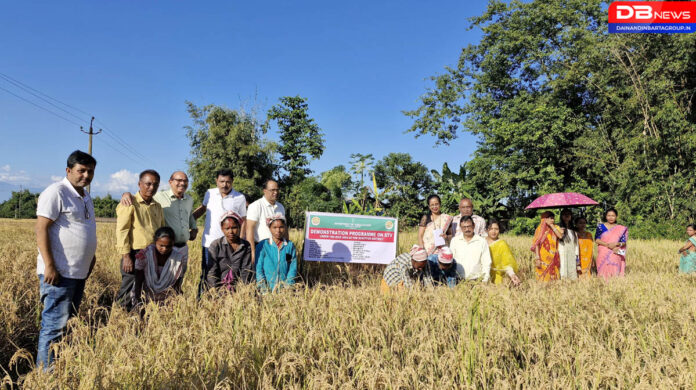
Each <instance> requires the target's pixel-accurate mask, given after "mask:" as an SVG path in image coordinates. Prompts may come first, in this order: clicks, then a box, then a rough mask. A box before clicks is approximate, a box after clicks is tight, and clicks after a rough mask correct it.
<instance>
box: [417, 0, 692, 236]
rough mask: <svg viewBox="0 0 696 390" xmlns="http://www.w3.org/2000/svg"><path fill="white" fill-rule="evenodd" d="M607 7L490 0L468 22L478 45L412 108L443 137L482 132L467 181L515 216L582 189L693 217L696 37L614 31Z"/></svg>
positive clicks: (634, 214) (425, 129)
mask: <svg viewBox="0 0 696 390" xmlns="http://www.w3.org/2000/svg"><path fill="white" fill-rule="evenodd" d="M606 5H607V3H605V2H601V1H598V0H591V1H584V0H582V1H581V0H552V1H540V0H536V1H532V2H521V1H510V2H509V3H505V2H502V1H492V2H490V3H489V6H488V9H487V11H486V12H485V13H484V14H483V15H481V16H480V17H475V18H473V19H471V25H472V28H479V29H481V31H482V33H483V34H482V38H481V40H480V42H479V43H478V44H475V45H470V46H467V47H465V48H464V49H462V51H461V55H460V58H459V62H458V63H457V66H456V67H451V68H447V69H446V71H445V72H444V73H443V74H441V75H438V76H435V77H433V82H434V86H433V87H432V88H430V89H429V90H428V91H426V94H425V95H424V96H423V97H422V100H421V106H420V107H418V108H417V109H416V110H413V111H407V112H406V114H407V115H409V116H411V117H412V118H414V123H413V126H412V127H411V129H410V130H411V131H413V132H415V134H416V136H421V135H433V136H435V138H436V144H441V143H443V144H447V143H448V142H449V141H451V140H452V139H454V138H456V137H457V135H458V133H459V132H460V131H465V132H470V133H472V134H474V135H476V136H477V137H478V138H479V147H478V149H477V150H476V152H475V155H474V159H473V160H472V161H470V162H468V163H467V177H468V179H469V180H471V181H473V182H476V183H477V185H476V187H475V190H477V191H480V193H481V195H482V196H483V197H484V198H487V197H489V196H491V194H494V196H495V198H496V199H495V201H497V202H502V203H505V205H506V206H507V209H508V210H514V211H515V212H516V214H518V215H525V213H524V212H523V209H524V207H525V206H526V205H527V204H528V203H529V202H530V201H531V200H532V199H533V198H535V197H536V196H537V195H539V194H543V193H548V192H559V191H579V192H583V193H585V194H587V195H590V196H592V197H593V198H595V199H596V200H598V201H600V202H601V203H602V204H603V205H604V204H606V205H616V206H617V208H619V211H620V213H621V215H622V218H623V220H624V221H626V222H629V223H630V222H632V221H633V222H636V223H637V221H639V220H642V221H648V220H653V221H654V220H665V219H666V220H672V221H675V222H684V221H686V220H687V219H689V218H691V216H692V215H693V214H694V212H696V204H694V203H693V202H690V201H689V199H690V198H691V196H692V194H693V192H694V190H695V188H694V187H695V185H696V180H695V179H694V178H693V174H692V172H694V168H696V166H695V163H694V160H693V158H692V157H690V156H693V155H694V153H696V127H695V126H694V124H695V123H696V121H695V119H696V118H695V114H694V111H693V109H692V97H693V96H694V94H695V93H696V36H693V35H692V34H683V35H681V34H677V35H659V34H656V35H650V36H646V35H643V34H607V33H606V31H607V19H606ZM482 188H483V189H482ZM526 215H527V216H529V215H528V214H526Z"/></svg>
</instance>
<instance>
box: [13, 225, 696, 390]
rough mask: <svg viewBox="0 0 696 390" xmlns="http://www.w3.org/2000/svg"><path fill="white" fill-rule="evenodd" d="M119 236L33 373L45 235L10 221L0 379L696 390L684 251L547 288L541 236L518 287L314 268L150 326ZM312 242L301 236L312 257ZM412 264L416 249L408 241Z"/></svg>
mask: <svg viewBox="0 0 696 390" xmlns="http://www.w3.org/2000/svg"><path fill="white" fill-rule="evenodd" d="M113 230H114V225H113V224H109V223H100V224H99V248H98V251H97V266H96V268H95V270H94V273H93V274H92V276H91V277H90V279H89V280H88V282H87V290H86V296H85V300H84V301H83V304H82V307H81V310H80V315H79V317H78V318H76V319H74V320H72V321H71V327H70V334H69V336H68V337H67V338H65V339H64V341H63V342H62V343H61V344H59V348H60V358H59V359H58V360H57V362H56V366H55V369H54V370H53V372H52V373H42V372H38V371H32V367H33V363H32V362H33V360H34V355H35V353H36V338H37V334H38V321H39V313H40V308H39V305H38V281H37V277H36V275H35V267H36V244H35V239H34V234H33V221H13V220H2V221H0V266H1V267H2V272H1V273H0V367H1V368H2V371H1V372H0V377H2V376H4V377H5V379H4V383H5V386H7V387H17V386H23V387H26V388H67V389H74V388H80V389H91V388H114V387H117V388H210V389H212V388H223V389H224V388H345V389H353V388H385V389H396V388H403V389H406V388H419V389H420V388H436V387H437V388H452V387H458V388H472V389H473V388H476V389H479V388H493V389H497V388H503V389H505V388H607V387H609V388H635V387H641V388H695V387H696V319H695V317H696V299H695V298H696V281H695V279H694V278H692V277H689V276H684V275H679V274H678V271H677V268H678V263H679V259H678V256H677V255H676V251H677V249H678V248H679V246H680V245H681V244H682V243H681V242H675V241H667V240H656V241H638V240H633V241H630V242H629V251H628V257H627V260H628V262H627V275H626V277H625V278H621V279H615V280H611V281H609V282H603V281H601V280H597V279H596V278H595V279H592V280H586V281H585V280H583V281H578V282H567V283H566V282H555V283H552V284H549V285H542V284H540V283H537V282H536V281H535V280H534V278H533V269H532V254H531V252H530V251H529V246H530V238H529V237H505V239H506V240H507V241H508V243H509V244H510V245H511V247H512V248H513V251H514V253H515V256H516V258H517V260H518V262H519V263H520V268H521V272H520V273H521V275H520V276H521V278H522V279H523V280H524V282H523V285H522V286H521V287H519V288H515V289H512V288H509V287H507V286H493V285H480V284H461V285H459V286H458V287H457V288H456V289H453V290H450V289H447V288H436V289H432V290H428V289H426V290H417V291H401V292H397V293H393V294H391V295H389V296H382V295H381V294H380V293H379V280H380V278H381V270H382V267H381V266H355V267H348V266H346V265H340V264H315V263H312V264H304V266H303V270H302V276H303V278H304V283H300V284H299V285H298V287H297V288H296V289H295V290H294V291H287V292H285V293H281V294H275V295H268V296H263V297H259V296H257V295H256V294H255V293H254V290H253V288H252V287H251V286H249V287H246V288H241V289H239V291H238V293H236V294H234V295H227V294H223V295H221V296H217V295H214V294H211V295H209V296H207V297H205V298H204V299H203V300H201V301H200V302H198V301H197V300H196V298H195V292H196V285H197V281H198V276H199V273H200V240H199V241H198V242H196V243H195V244H193V245H192V248H191V251H190V253H191V254H192V258H191V259H190V265H189V271H188V273H187V275H186V279H185V283H184V295H183V296H181V297H177V298H175V299H173V300H171V301H170V302H169V303H168V304H167V305H165V306H162V307H157V306H149V307H148V308H147V315H146V317H145V320H144V321H143V320H141V319H140V318H139V317H138V316H137V315H129V314H127V313H126V312H124V311H122V310H121V309H120V308H118V307H112V300H113V296H114V294H115V292H116V290H117V288H118V286H119V283H120V274H119V271H118V256H117V255H116V254H115V253H114V250H113V248H114V232H113ZM301 236H302V233H301V232H293V233H292V235H291V238H292V239H293V241H295V243H296V244H297V246H298V248H301V247H302V242H301V241H302V240H301ZM399 239H400V242H399V247H400V248H399V249H400V251H401V252H404V251H407V250H408V248H409V247H410V246H411V245H412V244H413V243H414V242H415V241H416V235H415V233H414V232H407V233H402V234H400V236H399Z"/></svg>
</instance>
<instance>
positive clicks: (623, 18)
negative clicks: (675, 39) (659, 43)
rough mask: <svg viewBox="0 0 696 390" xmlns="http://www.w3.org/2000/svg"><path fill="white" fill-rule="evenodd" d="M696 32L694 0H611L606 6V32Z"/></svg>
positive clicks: (695, 5)
mask: <svg viewBox="0 0 696 390" xmlns="http://www.w3.org/2000/svg"><path fill="white" fill-rule="evenodd" d="M694 31H696V2H691V1H615V2H613V3H611V4H610V5H609V33H612V34H628V33H643V34H645V33H648V34H649V33H659V34H679V33H692V32H694Z"/></svg>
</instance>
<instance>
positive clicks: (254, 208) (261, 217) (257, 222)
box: [246, 179, 287, 264]
mask: <svg viewBox="0 0 696 390" xmlns="http://www.w3.org/2000/svg"><path fill="white" fill-rule="evenodd" d="M278 192H279V189H278V182H277V181H275V180H272V179H271V180H267V181H266V182H265V183H264V184H263V196H262V197H261V199H258V200H256V201H255V202H254V203H252V204H250V205H249V209H248V210H247V221H246V224H247V226H246V240H247V241H249V242H250V243H251V244H252V245H253V248H256V244H257V243H259V242H261V241H263V240H265V239H268V238H271V230H270V229H268V225H267V224H266V219H268V218H271V217H272V216H273V215H275V214H282V215H283V216H285V207H283V205H282V204H280V202H278ZM286 231H287V230H286ZM252 240H253V241H252ZM254 252H256V251H255V250H252V251H251V262H252V264H254V263H255V261H256V254H255V253H254Z"/></svg>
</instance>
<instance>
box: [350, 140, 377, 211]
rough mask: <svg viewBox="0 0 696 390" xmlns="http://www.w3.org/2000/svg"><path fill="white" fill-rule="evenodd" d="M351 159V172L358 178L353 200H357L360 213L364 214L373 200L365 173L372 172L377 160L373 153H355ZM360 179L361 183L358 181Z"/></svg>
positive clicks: (355, 182)
mask: <svg viewBox="0 0 696 390" xmlns="http://www.w3.org/2000/svg"><path fill="white" fill-rule="evenodd" d="M350 158H351V161H350V170H351V172H352V173H353V174H354V175H356V176H357V178H356V180H355V181H354V187H355V188H354V192H353V199H355V201H356V202H357V204H358V205H359V209H360V210H359V211H360V213H364V212H365V211H366V209H367V207H368V204H370V202H371V201H372V200H373V199H370V191H369V188H368V186H366V185H365V173H369V172H370V168H372V165H373V164H374V161H375V158H374V157H373V156H372V154H371V153H370V154H362V153H353V154H351V155H350ZM358 179H359V180H360V181H358ZM356 211H357V210H356Z"/></svg>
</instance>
